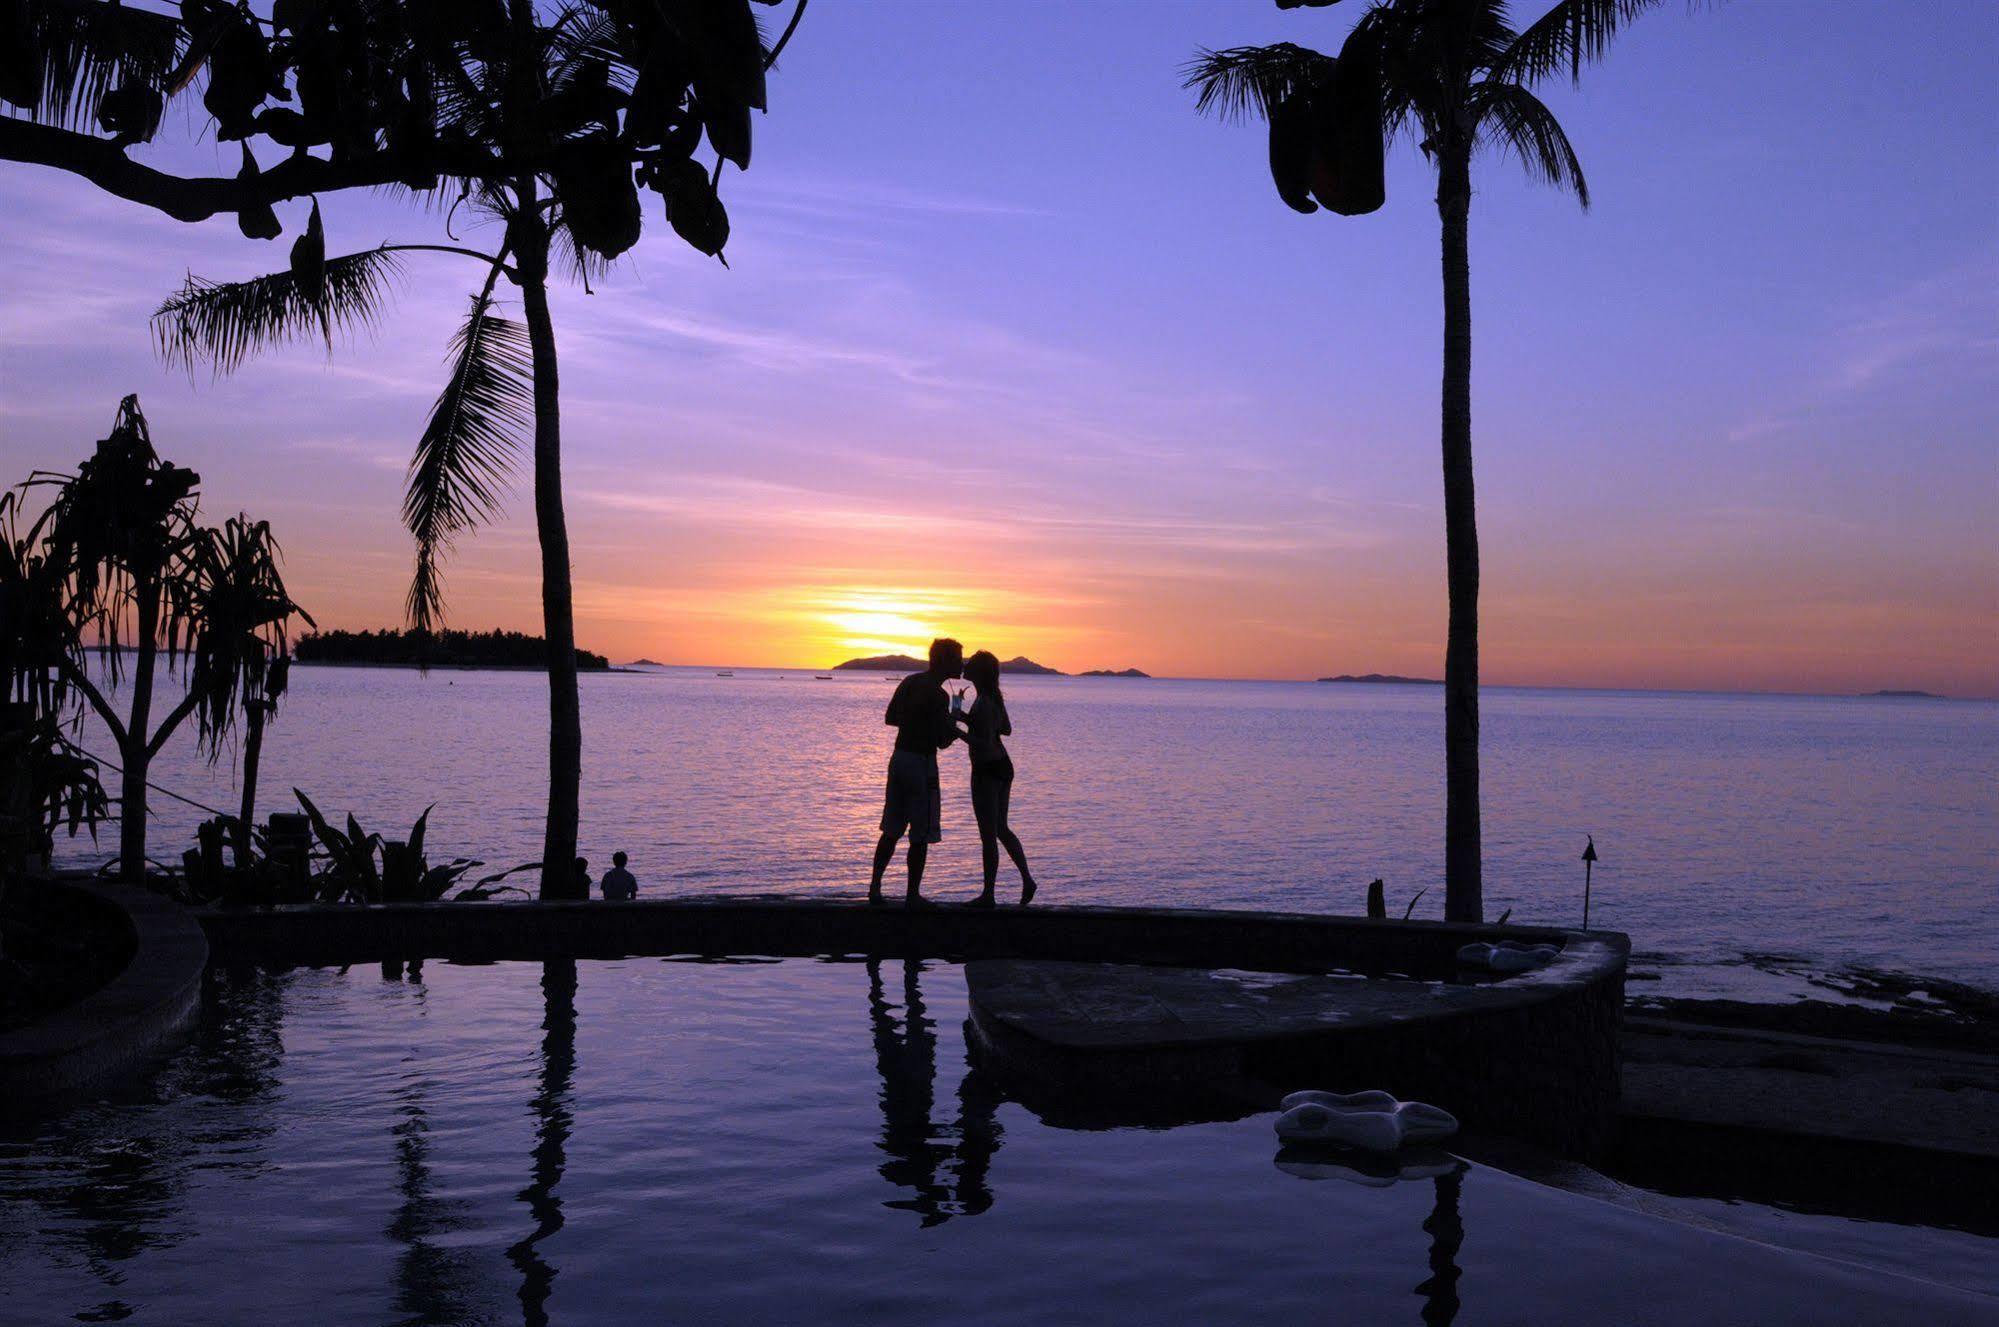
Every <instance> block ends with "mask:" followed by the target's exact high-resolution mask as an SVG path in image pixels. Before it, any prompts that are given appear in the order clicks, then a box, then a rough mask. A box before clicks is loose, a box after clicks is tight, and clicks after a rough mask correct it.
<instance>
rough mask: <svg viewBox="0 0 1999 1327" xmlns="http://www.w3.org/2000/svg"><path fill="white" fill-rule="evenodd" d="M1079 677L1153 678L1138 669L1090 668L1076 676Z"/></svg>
mask: <svg viewBox="0 0 1999 1327" xmlns="http://www.w3.org/2000/svg"><path fill="white" fill-rule="evenodd" d="M1076 676H1077V677H1151V676H1152V674H1150V673H1141V672H1139V671H1138V670H1137V669H1136V668H1088V669H1085V670H1084V671H1082V672H1080V673H1078V674H1076Z"/></svg>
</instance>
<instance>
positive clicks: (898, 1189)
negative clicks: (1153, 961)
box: [0, 959, 1999, 1327]
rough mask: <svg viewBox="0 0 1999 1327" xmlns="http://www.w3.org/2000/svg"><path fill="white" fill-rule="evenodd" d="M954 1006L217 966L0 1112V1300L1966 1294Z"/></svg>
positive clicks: (1562, 1316)
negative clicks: (1075, 1086) (1114, 1091)
mask: <svg viewBox="0 0 1999 1327" xmlns="http://www.w3.org/2000/svg"><path fill="white" fill-rule="evenodd" d="M965 1003H966V1002H965V984H964V979H963V977H962V975H961V974H960V973H959V972H958V971H957V970H956V969H954V968H953V967H951V966H950V965H947V964H914V963H911V964H903V963H899V962H888V963H883V964H879V965H863V964H860V963H815V962H809V961H797V960H791V961H785V962H781V963H733V964H690V963H673V962H666V961H661V960H657V959H632V960H627V961H623V962H617V963H571V964H551V965H548V966H547V967H543V966H542V965H538V964H537V965H529V964H499V965H496V966H492V967H456V966H449V965H443V964H431V965H429V967H428V969H427V970H426V972H425V973H424V976H423V980H422V981H421V982H420V983H412V982H406V981H388V980H384V979H382V977H381V976H380V975H378V974H377V972H376V971H375V970H374V969H356V970H353V971H348V972H336V971H332V970H320V971H303V970H301V971H293V972H289V973H284V974H266V973H254V972H251V973H222V972H218V973H214V974H211V978H210V983H209V989H208V992H207V998H206V1000H205V1002H204V1007H203V1012H202V1021H201V1025H200V1027H199V1029H198V1031H197V1032H196V1034H195V1036H194V1037H193V1038H192V1040H191V1042H190V1043H189V1044H188V1045H187V1046H186V1047H184V1048H183V1049H182V1050H180V1051H179V1052H178V1053H177V1054H175V1055H174V1056H173V1058H172V1059H171V1060H170V1062H168V1063H167V1064H166V1066H165V1067H164V1069H163V1070H162V1071H161V1072H160V1073H158V1074H157V1075H156V1076H155V1077H154V1078H153V1079H152V1080H151V1081H149V1082H147V1083H144V1084H142V1085H140V1086H138V1087H137V1088H135V1089H133V1090H131V1091H128V1092H126V1093H125V1094H123V1095H121V1096H118V1097H115V1098H112V1099H108V1100H103V1101H99V1102H95V1103H92V1104H89V1105H86V1106H83V1107H81V1108H79V1109H77V1110H74V1111H72V1112H70V1113H69V1114H67V1115H66V1116H64V1117H63V1118H62V1119H60V1120H58V1121H55V1122H53V1123H49V1124H47V1125H44V1126H41V1127H39V1128H33V1127H31V1128H27V1129H25V1130H23V1129H18V1128H16V1129H13V1130H11V1131H10V1130H9V1129H8V1128H6V1127H0V1285H4V1287H5V1294H4V1296H0V1323H4V1324H15V1323H19V1324H23V1327H28V1325H29V1324H32V1325H33V1327H43V1325H44V1324H50V1323H56V1322H72V1321H82V1322H114V1321H115V1322H131V1323H137V1324H160V1325H162V1327H188V1325H189V1324H218V1325H230V1327H234V1325H235V1324H244V1325H245V1327H252V1325H254V1327H265V1324H273V1323H285V1324H290V1323H369V1324H374V1323H383V1324H387V1323H395V1324H409V1325H411V1327H415V1325H417V1324H439V1325H441V1327H467V1325H468V1324H488V1323H516V1322H517V1323H522V1324H526V1325H527V1327H537V1325H539V1324H547V1323H566V1324H586V1323H588V1324H596V1323H607V1324H608V1323H650V1322H664V1323H728V1324H735V1323H743V1324H780V1323H816V1324H827V1325H828V1327H848V1325H849V1324H852V1325H853V1327H862V1325H863V1324H865V1325H867V1327H877V1325H879V1324H904V1323H908V1324H917V1323H936V1322H951V1323H954V1324H983V1323H992V1324H1017V1323H1053V1322H1060V1323H1089V1324H1096V1323H1161V1322H1187V1323H1231V1324H1233V1323H1273V1324H1292V1323H1301V1322H1326V1321H1341V1322H1368V1323H1409V1324H1417V1323H1422V1324H1428V1325H1429V1327H1443V1325H1445V1324H1451V1323H1454V1322H1455V1323H1464V1324H1471V1323H1550V1324H1560V1323H1575V1324H1584V1323H1609V1322H1618V1323H1660V1324H1672V1327H1681V1325H1682V1324H1687V1323H1730V1324H1755V1325H1756V1327H1767V1325H1768V1324H1778V1323H1796V1324H1807V1323H1809V1324H1818V1323H1825V1322H1835V1321H1837V1322H1866V1323H1880V1324H1890V1323H1910V1324H1917V1323H1920V1324H1923V1325H1924V1327H1939V1325H1940V1324H1957V1323H1964V1324H1970V1323H1974V1322H1977V1323H1985V1322H1989V1321H1990V1320H1991V1318H1990V1310H1991V1307H1992V1305H1993V1303H1994V1302H1995V1301H1994V1300H1992V1299H1990V1298H1987V1297H1986V1296H1987V1295H1988V1294H1990V1293H1991V1292H1992V1291H1993V1290H1995V1289H1999V1252H1995V1251H1999V1242H1995V1241H1992V1240H1987V1239H1980V1238H1978V1237H1977V1236H1974V1235H1969V1234H1964V1233H1960V1232H1954V1231H1927V1232H1925V1231H1913V1230H1905V1229H1901V1228H1897V1227H1888V1226H1878V1225H1872V1224H1870V1223H1866V1222H1849V1221H1842V1220H1839V1219H1836V1218H1824V1217H1820V1218H1810V1217H1802V1216H1800V1217H1796V1218H1794V1219H1792V1220H1791V1221H1790V1223H1789V1224H1786V1225H1782V1226H1779V1225H1773V1224H1770V1221H1771V1219H1772V1218H1773V1217H1774V1216H1775V1215H1776V1214H1774V1213H1770V1212H1768V1211H1767V1209H1766V1210H1765V1211H1764V1212H1763V1214H1762V1215H1761V1216H1760V1217H1755V1218H1754V1220H1755V1221H1757V1222H1760V1223H1761V1224H1752V1225H1751V1226H1750V1227H1749V1228H1748V1229H1747V1231H1746V1233H1750V1234H1752V1235H1755V1236H1757V1237H1758V1238H1767V1239H1770V1240H1774V1241H1776V1242H1778V1243H1784V1242H1793V1243H1795V1242H1800V1241H1801V1240H1802V1242H1804V1243H1805V1244H1806V1245H1807V1246H1808V1247H1812V1248H1816V1249H1818V1250H1820V1251H1822V1252H1825V1253H1828V1254H1831V1255H1833V1256H1834V1257H1837V1258H1838V1259H1840V1261H1828V1260H1825V1259H1822V1258H1817V1257H1808V1256H1806V1255H1804V1254H1802V1253H1798V1252H1791V1251H1785V1250H1780V1249H1777V1248H1772V1247H1770V1244H1769V1243H1752V1242H1750V1241H1748V1240H1743V1239H1737V1238H1732V1237H1730V1236H1729V1235H1727V1234H1723V1233H1717V1232H1715V1231H1712V1230H1703V1229H1695V1228H1692V1227H1690V1226H1686V1225H1676V1224H1670V1223H1666V1222H1661V1221H1655V1220H1652V1219H1649V1218H1646V1217H1640V1216H1638V1215H1636V1214H1634V1213H1631V1212H1628V1211H1624V1210H1622V1209H1620V1208H1616V1207H1612V1206H1610V1205H1608V1204H1605V1203H1601V1202H1598V1201H1595V1200H1593V1199H1586V1198H1578V1197H1574V1196H1571V1195H1568V1194H1564V1193H1560V1192H1557V1191H1555V1190H1552V1189H1547V1188H1543V1187H1541V1186H1539V1185H1535V1184H1530V1183H1527V1182H1526V1181H1523V1180H1518V1179H1515V1178H1513V1177H1511V1176H1508V1175H1506V1174H1503V1173H1501V1172H1498V1171H1494V1170H1489V1169H1483V1168H1478V1167H1464V1166H1462V1164H1461V1163H1453V1162H1451V1161H1450V1160H1449V1159H1448V1158H1437V1161H1438V1165H1437V1166H1436V1168H1435V1173H1432V1174H1429V1175H1424V1176H1412V1177H1411V1178H1408V1179H1404V1180H1400V1181H1393V1180H1390V1181H1379V1182H1380V1183H1381V1184H1382V1187H1370V1186H1368V1185H1366V1184H1362V1183H1358V1182H1351V1179H1350V1178H1343V1176H1346V1177H1354V1176H1355V1175H1356V1173H1355V1172H1352V1171H1342V1170H1340V1169H1338V1168H1335V1167H1327V1166H1323V1165H1322V1166H1320V1167H1319V1168H1317V1169H1315V1170H1308V1171H1307V1172H1306V1174H1305V1175H1304V1176H1301V1175H1299V1174H1294V1173H1291V1172H1289V1171H1286V1170H1284V1169H1281V1168H1280V1167H1279V1166H1278V1165H1277V1164H1274V1163H1275V1162H1277V1161H1278V1160H1279V1157H1278V1155H1277V1148H1276V1144H1275V1140H1274V1138H1273V1137H1272V1135H1271V1132H1270V1119H1269V1117H1268V1116H1267V1115H1266V1116H1258V1117H1253V1118H1250V1119H1245V1120H1240V1121H1235V1122H1232V1123H1222V1124H1190V1125H1184V1126H1181V1127H1178V1128H1172V1129H1164V1130H1159V1129H1130V1128H1127V1129H1113V1130H1108V1131H1094V1132H1079V1131H1073V1130H1067V1129H1060V1128H1054V1127H1050V1126H1048V1125H1046V1124H1043V1123H1042V1122H1040V1121H1039V1120H1037V1119H1036V1118H1035V1116H1033V1115H1032V1114H1031V1113H1030V1112H1029V1111H1027V1110H1026V1109H1025V1108H1023V1107H1021V1106H1020V1105H1018V1104H1015V1103H1014V1102H1012V1101H1009V1100H1007V1099H1006V1097H1005V1096H1004V1095H1003V1093H1001V1092H1000V1091H999V1090H998V1089H997V1088H996V1087H995V1086H994V1084H992V1083H991V1082H990V1081H989V1080H986V1079H984V1078H983V1077H982V1076H981V1075H980V1074H978V1073H977V1072H975V1071H973V1070H971V1069H969V1068H968V1066H967V1064H966V1058H965V1042H964V1036H963V1032H962V1031H961V1025H962V1022H963V1019H964V1017H965V1011H966V1010H965ZM1728 1215H1729V1219H1730V1221H1731V1222H1733V1223H1734V1225H1733V1227H1732V1228H1734V1229H1742V1225H1741V1223H1742V1222H1744V1221H1745V1220H1751V1219H1752V1218H1751V1217H1750V1216H1747V1215H1745V1213H1744V1212H1743V1211H1742V1210H1741V1209H1739V1208H1736V1207H1731V1208H1730V1209H1729V1213H1728ZM1799 1223H1805V1224H1809V1225H1810V1226H1811V1229H1810V1230H1808V1231H1806V1230H1801V1229H1800V1225H1799ZM1856 1264H1858V1265H1856ZM1690 1269H1692V1270H1695V1271H1696V1272H1697V1274H1696V1275H1691V1276H1690V1275H1687V1272H1688V1271H1689V1270H1690ZM1895 1271H1901V1272H1912V1273H1914V1274H1915V1275H1917V1276H1919V1277H1921V1278H1923V1279H1922V1280H1912V1279H1905V1278H1904V1277H1903V1276H1901V1275H1894V1274H1891V1273H1892V1272H1895Z"/></svg>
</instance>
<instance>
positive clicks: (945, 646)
mask: <svg viewBox="0 0 1999 1327" xmlns="http://www.w3.org/2000/svg"><path fill="white" fill-rule="evenodd" d="M957 677H963V678H965V679H966V680H967V681H969V682H970V683H971V684H972V691H973V693H974V694H973V700H972V704H971V707H970V708H969V709H966V708H964V707H963V701H964V692H962V691H960V692H957V693H955V694H950V695H947V694H946V693H945V690H944V684H945V683H946V682H947V681H950V680H952V679H954V678H957ZM882 722H883V723H885V724H887V725H889V726H890V727H891V728H894V729H895V751H894V753H893V754H892V755H890V756H889V759H888V793H887V796H886V797H885V798H884V799H883V802H882V832H881V839H880V841H879V842H877V843H876V844H875V871H874V877H873V879H872V880H871V881H870V882H869V884H868V902H870V903H880V902H882V873H883V872H885V871H887V870H888V864H889V861H890V859H891V858H893V857H894V856H895V844H896V840H898V839H900V838H901V837H902V836H903V833H904V832H905V831H907V832H908V834H909V906H910V907H921V906H928V905H927V903H926V901H925V900H924V898H923V895H922V893H921V889H922V885H923V866H924V863H925V862H926V861H927V860H928V859H929V856H930V845H931V844H933V843H936V842H937V841H938V840H940V839H942V838H943V837H944V831H943V817H942V811H943V807H942V802H943V795H942V786H941V783H940V781H939V779H938V777H937V753H938V752H939V751H942V750H944V748H946V747H948V746H950V745H951V744H952V743H953V742H956V741H958V740H959V739H960V738H963V739H964V742H965V746H966V748H967V749H968V750H969V751H970V752H971V756H972V814H973V816H974V817H975V818H976V819H977V821H978V824H979V847H980V849H981V850H982V852H983V853H984V856H985V870H986V887H985V889H984V890H983V891H981V893H980V894H979V896H978V897H977V898H976V899H974V900H972V903H971V906H972V907H975V908H990V907H992V906H993V877H994V876H996V875H998V874H999V850H1000V845H1002V844H1004V845H1005V846H1006V852H1007V856H1009V857H1011V858H1013V864H1014V865H1015V866H1016V867H1018V868H1019V869H1020V901H1021V904H1022V905H1023V906H1025V905H1026V903H1027V902H1028V900H1030V899H1032V898H1033V897H1034V877H1033V875H1031V874H1030V873H1029V872H1028V869H1027V853H1026V851H1025V850H1024V849H1022V848H1021V846H1020V836H1019V835H1017V834H1015V833H1014V832H1013V830H1012V829H1011V828H1009V827H1008V825H1007V823H1006V817H1007V802H1008V800H1009V799H1010V797H1011V795H1012V792H1013V759H1012V757H1010V756H1008V755H1007V753H1006V744H1005V742H1004V741H1003V740H1002V739H1004V738H1006V737H1008V736H1010V735H1011V734H1012V733H1013V724H1012V722H1011V721H1009V720H1008V718H1007V713H1006V700H1005V699H1004V698H1003V697H1002V696H1001V695H1000V685H999V659H998V658H996V657H995V656H994V655H993V653H992V652H991V651H990V650H980V651H979V652H978V653H977V654H974V655H973V656H972V657H971V658H970V659H967V658H965V647H964V646H962V645H960V644H959V643H958V642H957V641H955V640H951V639H949V638H945V639H941V640H934V641H931V642H930V667H928V668H926V669H924V670H923V671H922V672H920V673H912V674H910V675H909V676H908V677H905V678H903V679H902V681H901V683H900V684H899V685H897V687H896V689H895V694H894V695H893V696H890V697H889V701H888V712H887V713H886V714H884V715H883V716H882Z"/></svg>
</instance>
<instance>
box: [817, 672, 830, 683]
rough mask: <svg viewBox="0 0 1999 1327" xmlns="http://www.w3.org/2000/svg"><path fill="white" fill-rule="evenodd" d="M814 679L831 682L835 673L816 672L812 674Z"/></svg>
mask: <svg viewBox="0 0 1999 1327" xmlns="http://www.w3.org/2000/svg"><path fill="white" fill-rule="evenodd" d="M812 680H813V681H815V682H831V681H832V680H833V675H832V674H831V673H814V674H813V675H812Z"/></svg>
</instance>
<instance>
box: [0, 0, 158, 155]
mask: <svg viewBox="0 0 1999 1327" xmlns="http://www.w3.org/2000/svg"><path fill="white" fill-rule="evenodd" d="M20 18H21V20H23V22H22V29H23V30H22V31H20V32H18V33H15V34H12V35H11V36H10V42H12V41H18V42H21V47H20V48H19V49H18V50H16V51H13V52H8V53H7V56H6V57H5V58H7V59H12V60H19V61H23V62H24V70H25V72H27V73H28V75H29V77H28V79H27V80H25V84H26V85H25V86H24V87H23V88H21V89H20V90H22V91H29V92H31V93H32V96H33V100H32V101H30V102H28V103H26V104H24V105H23V106H22V109H23V110H25V111H27V112H28V114H29V116H30V117H32V118H34V119H36V120H40V121H43V122H45V123H49V124H58V125H61V126H63V127H64V128H68V129H85V130H88V129H92V128H94V127H95V125H96V115H97V108H98V102H99V101H100V100H102V99H103V96H104V94H105V93H107V92H110V91H111V90H113V89H114V88H119V87H126V86H132V87H135V88H136V87H143V88H146V89H148V90H150V91H152V92H158V93H162V94H163V93H164V92H165V84H166V80H167V76H168V75H169V74H170V73H171V72H172V71H173V67H174V64H175V62H176V60H177V58H178V57H179V54H180V51H181V47H182V44H183V39H184V34H183V32H182V28H181V24H180V21H179V20H178V19H177V18H176V17H174V16H173V15H171V14H162V13H158V12H155V11H149V10H144V9H136V8H128V7H126V6H124V5H107V4H101V3H96V2H95V0H26V3H24V4H22V5H21V13H20ZM10 26H11V25H10ZM9 99H10V100H11V97H10V98H9Z"/></svg>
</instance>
